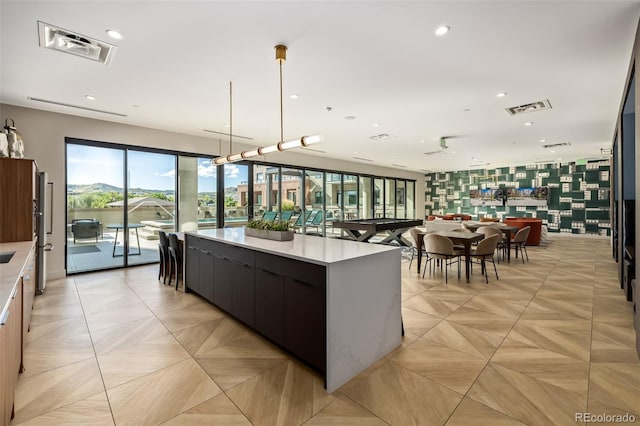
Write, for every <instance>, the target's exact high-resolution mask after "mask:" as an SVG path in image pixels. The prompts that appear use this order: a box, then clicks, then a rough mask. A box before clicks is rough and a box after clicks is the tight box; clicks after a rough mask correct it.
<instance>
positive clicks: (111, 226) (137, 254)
mask: <svg viewBox="0 0 640 426" xmlns="http://www.w3.org/2000/svg"><path fill="white" fill-rule="evenodd" d="M127 227H128V228H129V229H135V230H136V240H137V242H138V252H137V253H131V252H130V253H129V256H139V255H140V253H141V251H140V237H139V236H138V228H143V227H144V225H141V224H139V223H130V224H128V225H127ZM107 229H115V230H116V237H115V238H114V239H113V252H112V253H111V256H112V257H120V256H124V254H116V246H117V245H118V231H120V230H121V229H122V230H123V231H124V225H120V224H118V225H109V226H107Z"/></svg>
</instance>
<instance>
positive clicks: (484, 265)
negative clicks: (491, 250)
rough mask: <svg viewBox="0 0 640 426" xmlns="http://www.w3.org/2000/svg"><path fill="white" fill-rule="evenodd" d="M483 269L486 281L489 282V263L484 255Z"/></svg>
mask: <svg viewBox="0 0 640 426" xmlns="http://www.w3.org/2000/svg"><path fill="white" fill-rule="evenodd" d="M482 270H483V271H484V282H485V283H487V284H489V273H488V272H487V264H486V262H485V260H484V256H483V257H482Z"/></svg>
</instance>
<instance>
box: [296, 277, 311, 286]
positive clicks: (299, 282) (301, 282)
mask: <svg viewBox="0 0 640 426" xmlns="http://www.w3.org/2000/svg"><path fill="white" fill-rule="evenodd" d="M293 282H294V283H297V284H302V285H306V286H307V287H313V284H311V283H307V282H304V281H300V280H296V279H295V278H294V279H293Z"/></svg>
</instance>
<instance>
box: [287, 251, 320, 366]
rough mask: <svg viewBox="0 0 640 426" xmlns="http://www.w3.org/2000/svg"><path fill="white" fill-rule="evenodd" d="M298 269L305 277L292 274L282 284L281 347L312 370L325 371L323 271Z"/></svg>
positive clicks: (309, 266) (302, 265)
mask: <svg viewBox="0 0 640 426" xmlns="http://www.w3.org/2000/svg"><path fill="white" fill-rule="evenodd" d="M299 267H301V268H304V269H306V270H307V273H304V274H295V273H293V274H291V275H292V276H287V277H286V278H285V282H284V300H285V311H284V312H285V318H284V324H285V329H284V340H285V347H286V348H287V349H289V350H290V351H291V352H293V353H294V354H296V355H298V356H299V357H300V358H302V359H304V360H305V361H307V362H308V363H309V364H310V365H311V366H312V367H314V368H316V369H318V370H320V371H326V366H325V364H326V332H325V330H326V308H325V305H326V301H325V274H324V268H316V265H309V264H303V263H300V264H299ZM316 269H317V270H316ZM314 270H316V271H315V272H314ZM294 272H295V271H294ZM296 275H297V276H296ZM305 275H306V277H305Z"/></svg>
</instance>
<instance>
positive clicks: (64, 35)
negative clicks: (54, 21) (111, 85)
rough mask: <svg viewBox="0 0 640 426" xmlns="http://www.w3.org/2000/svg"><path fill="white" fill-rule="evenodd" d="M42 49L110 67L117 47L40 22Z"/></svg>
mask: <svg viewBox="0 0 640 426" xmlns="http://www.w3.org/2000/svg"><path fill="white" fill-rule="evenodd" d="M38 36H39V37H38V38H39V40H40V47H44V48H45V49H53V50H57V51H59V52H65V53H70V54H72V55H76V56H80V57H83V58H86V59H90V60H92V61H96V62H101V63H103V64H105V65H109V63H110V62H111V59H112V58H113V55H114V53H115V50H116V46H114V45H112V44H109V43H105V42H104V41H100V40H96V39H92V38H90V37H87V36H84V35H81V34H76V33H73V32H72V31H69V30H65V29H62V28H58V27H56V26H53V25H50V24H47V23H45V22H41V21H38Z"/></svg>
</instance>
